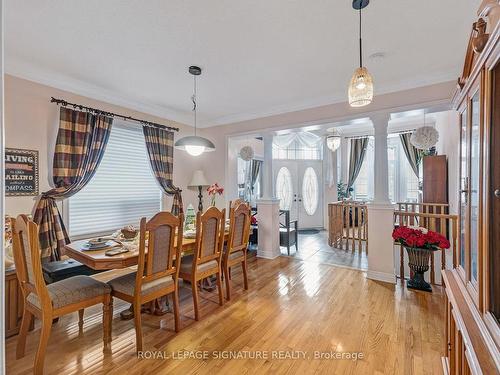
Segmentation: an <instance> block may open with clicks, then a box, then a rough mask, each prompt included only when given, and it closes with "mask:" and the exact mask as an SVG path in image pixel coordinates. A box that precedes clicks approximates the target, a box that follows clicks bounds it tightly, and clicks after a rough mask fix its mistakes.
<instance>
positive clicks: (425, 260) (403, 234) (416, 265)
mask: <svg viewBox="0 0 500 375" xmlns="http://www.w3.org/2000/svg"><path fill="white" fill-rule="evenodd" d="M392 238H394V240H395V241H396V242H399V243H400V244H401V245H402V246H404V247H405V248H406V251H407V252H408V259H409V261H408V266H409V267H410V269H411V270H412V271H413V276H412V277H411V278H410V280H408V282H407V286H408V288H411V289H418V290H424V291H427V292H432V288H431V285H430V284H429V283H428V282H426V281H425V280H424V274H425V272H427V271H428V270H429V260H430V257H431V254H432V252H433V251H436V250H439V249H449V248H450V242H449V241H448V240H447V239H446V237H444V236H443V235H441V234H439V233H437V232H433V231H431V230H427V229H426V228H422V227H411V226H401V227H398V228H395V229H394V231H393V232H392Z"/></svg>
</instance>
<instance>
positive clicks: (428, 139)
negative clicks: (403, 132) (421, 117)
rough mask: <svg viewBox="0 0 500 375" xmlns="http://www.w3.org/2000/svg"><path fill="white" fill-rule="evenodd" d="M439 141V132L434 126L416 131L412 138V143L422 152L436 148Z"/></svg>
mask: <svg viewBox="0 0 500 375" xmlns="http://www.w3.org/2000/svg"><path fill="white" fill-rule="evenodd" d="M438 140H439V132H438V131H437V130H436V129H434V128H433V127H432V126H423V127H421V128H418V129H417V130H415V131H414V132H413V133H412V135H411V137H410V143H411V144H412V145H413V146H415V147H416V148H418V149H420V150H428V149H430V148H431V147H432V146H435V145H436V143H437V142H438Z"/></svg>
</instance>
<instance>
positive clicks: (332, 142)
mask: <svg viewBox="0 0 500 375" xmlns="http://www.w3.org/2000/svg"><path fill="white" fill-rule="evenodd" d="M340 139H341V137H340V136H338V135H329V136H328V137H326V146H327V147H328V148H329V149H330V150H331V151H332V152H333V151H336V150H337V149H338V148H339V147H340Z"/></svg>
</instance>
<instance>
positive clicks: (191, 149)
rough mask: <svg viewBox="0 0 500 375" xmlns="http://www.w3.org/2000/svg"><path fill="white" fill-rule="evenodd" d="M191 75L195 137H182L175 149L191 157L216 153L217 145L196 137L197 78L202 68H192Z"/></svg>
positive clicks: (176, 143)
mask: <svg viewBox="0 0 500 375" xmlns="http://www.w3.org/2000/svg"><path fill="white" fill-rule="evenodd" d="M188 71H189V73H190V74H192V75H193V78H194V79H193V83H194V87H193V88H194V90H193V96H192V97H191V101H192V102H193V113H194V135H190V136H187V137H182V138H181V139H179V140H178V141H177V142H175V145H174V146H175V148H176V149H179V150H184V151H186V152H187V153H188V154H189V155H192V156H199V155H201V154H203V153H204V152H208V151H215V145H214V144H213V143H212V142H211V141H210V140H208V139H206V138H203V137H199V136H197V135H196V108H197V105H196V76H199V75H200V74H201V68H200V67H198V66H194V65H192V66H190V67H189V69H188Z"/></svg>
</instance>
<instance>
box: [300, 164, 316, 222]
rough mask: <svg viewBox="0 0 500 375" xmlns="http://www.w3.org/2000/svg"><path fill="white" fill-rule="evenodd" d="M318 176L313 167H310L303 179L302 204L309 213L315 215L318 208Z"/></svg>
mask: <svg viewBox="0 0 500 375" xmlns="http://www.w3.org/2000/svg"><path fill="white" fill-rule="evenodd" d="M318 200H319V191H318V176H317V175H316V172H315V171H314V169H313V168H311V167H308V168H307V169H306V171H305V172H304V179H303V180H302V204H303V205H304V209H305V210H306V212H307V214H308V215H311V216H312V215H314V213H315V212H316V209H317V208H318Z"/></svg>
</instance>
